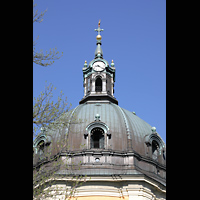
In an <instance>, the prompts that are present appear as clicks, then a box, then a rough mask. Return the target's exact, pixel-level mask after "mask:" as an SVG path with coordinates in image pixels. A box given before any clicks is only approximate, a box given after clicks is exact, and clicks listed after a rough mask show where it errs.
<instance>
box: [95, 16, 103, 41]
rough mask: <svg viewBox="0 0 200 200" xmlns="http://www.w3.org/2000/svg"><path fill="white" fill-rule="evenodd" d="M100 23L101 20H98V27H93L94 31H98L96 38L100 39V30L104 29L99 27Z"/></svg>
mask: <svg viewBox="0 0 200 200" xmlns="http://www.w3.org/2000/svg"><path fill="white" fill-rule="evenodd" d="M100 23H101V20H99V23H98V29H94V31H97V32H98V35H97V40H101V35H100V33H101V31H104V29H101V28H100Z"/></svg>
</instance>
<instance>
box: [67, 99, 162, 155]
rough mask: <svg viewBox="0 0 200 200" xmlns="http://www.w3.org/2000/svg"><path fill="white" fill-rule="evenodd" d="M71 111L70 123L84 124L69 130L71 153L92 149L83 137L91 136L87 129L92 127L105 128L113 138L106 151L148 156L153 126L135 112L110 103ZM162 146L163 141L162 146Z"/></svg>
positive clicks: (91, 105)
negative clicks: (129, 152) (149, 138)
mask: <svg viewBox="0 0 200 200" xmlns="http://www.w3.org/2000/svg"><path fill="white" fill-rule="evenodd" d="M72 112H73V115H72V116H71V118H70V121H71V120H72V121H75V120H76V119H78V120H80V121H81V123H74V124H73V123H72V125H70V128H69V130H68V131H69V144H71V145H70V149H71V150H78V149H80V146H81V145H82V149H88V148H89V149H91V148H92V147H90V145H89V144H88V141H87V138H86V137H84V136H85V135H87V134H88V135H89V134H90V132H89V130H88V127H89V126H90V125H92V126H93V128H95V127H102V126H103V130H104V132H109V134H110V138H108V139H107V143H106V144H105V145H104V149H105V148H106V149H112V150H115V151H128V150H134V151H135V152H137V153H139V154H141V155H146V152H145V146H146V143H145V139H146V137H147V136H149V135H151V134H152V130H151V129H152V127H151V126H150V125H149V124H148V123H147V122H145V121H144V120H142V119H141V118H139V117H138V116H137V115H136V114H135V113H133V112H130V111H128V110H126V109H123V108H121V107H120V106H118V105H116V104H114V103H111V102H110V103H94V104H88V103H84V104H80V105H79V106H77V107H76V108H75V109H74V110H73V111H72ZM97 116H98V117H97ZM90 131H91V130H90ZM156 136H157V137H159V136H158V135H156ZM163 144H164V143H163V141H162V140H161V139H160V145H161V146H163Z"/></svg>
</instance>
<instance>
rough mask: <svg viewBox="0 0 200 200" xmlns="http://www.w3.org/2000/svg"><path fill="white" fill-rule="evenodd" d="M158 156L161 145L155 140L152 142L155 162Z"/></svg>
mask: <svg viewBox="0 0 200 200" xmlns="http://www.w3.org/2000/svg"><path fill="white" fill-rule="evenodd" d="M158 155H159V145H158V143H157V142H156V141H155V140H153V141H152V158H153V159H154V160H157V159H158Z"/></svg>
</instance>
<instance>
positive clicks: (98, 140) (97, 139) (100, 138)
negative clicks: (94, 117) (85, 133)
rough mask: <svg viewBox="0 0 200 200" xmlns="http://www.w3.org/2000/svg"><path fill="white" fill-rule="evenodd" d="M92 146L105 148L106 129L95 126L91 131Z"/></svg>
mask: <svg viewBox="0 0 200 200" xmlns="http://www.w3.org/2000/svg"><path fill="white" fill-rule="evenodd" d="M90 148H97V149H103V148H104V131H103V129H101V128H94V129H92V131H91V139H90Z"/></svg>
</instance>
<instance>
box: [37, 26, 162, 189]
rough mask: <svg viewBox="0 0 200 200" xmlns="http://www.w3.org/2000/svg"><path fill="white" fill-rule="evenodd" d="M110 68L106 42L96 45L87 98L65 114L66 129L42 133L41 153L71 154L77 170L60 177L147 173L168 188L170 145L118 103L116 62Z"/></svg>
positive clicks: (86, 79) (86, 71) (86, 70)
mask: <svg viewBox="0 0 200 200" xmlns="http://www.w3.org/2000/svg"><path fill="white" fill-rule="evenodd" d="M95 31H98V35H100V32H101V31H103V29H100V22H99V26H98V29H95ZM98 50H99V51H98ZM97 52H99V53H98V54H97ZM110 66H111V67H110ZM110 66H109V64H108V62H107V61H106V60H105V59H103V53H102V49H101V42H97V49H96V51H95V57H94V59H93V60H92V61H90V62H89V65H88V64H87V62H86V61H85V64H84V67H83V69H82V71H83V87H84V96H83V98H82V99H81V100H80V102H79V105H78V106H77V107H76V108H74V109H72V110H71V111H70V112H67V113H65V114H64V115H63V116H62V117H63V119H66V121H65V124H67V126H64V127H62V128H61V129H60V130H56V131H46V132H47V133H46V134H43V133H41V134H39V135H38V137H37V138H36V139H35V141H34V148H35V149H36V153H38V152H39V151H40V150H41V149H42V148H44V145H50V146H51V148H50V150H51V151H53V150H54V149H55V148H53V147H56V148H57V149H56V150H55V154H56V153H57V154H59V156H63V157H64V156H66V155H67V156H68V158H69V159H68V163H69V166H72V163H73V168H72V170H71V171H69V170H68V169H65V168H64V169H60V170H59V171H58V172H57V173H58V174H61V175H62V174H69V173H71V174H76V175H77V174H78V175H88V176H108V175H109V176H115V175H119V176H120V175H126V176H129V175H131V176H134V177H137V176H139V175H140V176H143V175H145V176H147V177H150V178H151V179H154V180H156V181H157V182H159V184H161V185H165V182H166V146H165V143H164V141H163V140H162V138H161V137H160V136H159V134H158V133H157V131H156V127H152V126H151V125H149V124H148V123H147V122H145V121H144V120H143V119H141V118H140V117H138V116H137V115H136V113H135V112H131V111H128V110H126V109H124V108H121V107H120V106H119V105H118V101H117V99H116V98H115V97H114V83H115V64H114V62H113V60H112V63H111V65H110ZM41 141H43V142H41ZM60 141H63V143H62V144H60V143H59V142H60ZM42 145H43V146H42ZM40 147H42V148H40Z"/></svg>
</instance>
